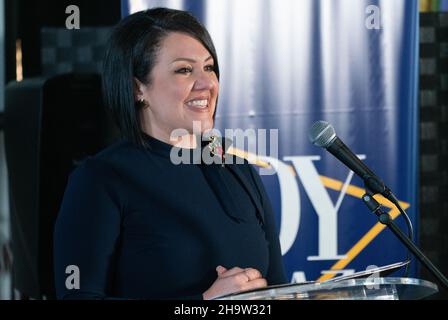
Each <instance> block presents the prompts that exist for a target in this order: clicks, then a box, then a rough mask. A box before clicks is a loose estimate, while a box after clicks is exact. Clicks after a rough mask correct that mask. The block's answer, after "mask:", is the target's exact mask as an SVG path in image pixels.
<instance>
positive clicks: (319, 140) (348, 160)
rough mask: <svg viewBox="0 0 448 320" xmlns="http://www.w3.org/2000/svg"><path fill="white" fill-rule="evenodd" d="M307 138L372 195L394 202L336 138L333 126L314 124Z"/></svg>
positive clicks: (378, 182) (376, 179)
mask: <svg viewBox="0 0 448 320" xmlns="http://www.w3.org/2000/svg"><path fill="white" fill-rule="evenodd" d="M308 137H309V139H310V141H311V143H312V144H314V145H316V146H318V147H322V148H325V149H327V151H329V152H330V153H331V154H332V155H334V156H335V157H336V158H337V159H339V160H340V161H341V162H342V163H343V164H345V165H346V166H347V167H348V168H349V169H351V170H353V172H354V173H356V174H357V175H358V176H359V177H360V178H361V179H363V180H364V184H365V186H366V188H367V189H368V190H369V191H370V192H373V193H374V194H377V193H379V194H381V195H383V196H384V197H386V198H387V199H389V200H390V201H392V202H394V201H393V200H392V199H393V195H392V193H391V191H390V189H389V188H388V187H387V186H385V185H384V182H383V181H381V179H380V178H378V177H377V176H376V175H375V174H374V173H373V172H372V170H370V169H369V168H368V167H367V166H366V165H365V164H364V162H362V161H361V160H360V159H359V158H358V157H357V156H356V155H355V154H354V153H353V152H352V151H351V150H350V149H349V148H348V147H347V146H346V145H345V144H344V142H342V140H341V139H339V138H338V136H337V135H336V132H335V130H334V128H333V126H332V125H331V124H330V123H328V122H326V121H322V120H321V121H317V122H315V123H314V124H313V125H312V127H311V129H310V131H309V133H308Z"/></svg>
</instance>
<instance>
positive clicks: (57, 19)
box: [5, 0, 121, 83]
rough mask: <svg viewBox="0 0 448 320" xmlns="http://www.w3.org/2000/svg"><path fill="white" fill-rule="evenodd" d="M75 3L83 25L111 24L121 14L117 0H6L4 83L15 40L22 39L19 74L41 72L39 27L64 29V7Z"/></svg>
mask: <svg viewBox="0 0 448 320" xmlns="http://www.w3.org/2000/svg"><path fill="white" fill-rule="evenodd" d="M69 5H77V6H78V7H79V10H80V24H81V29H82V28H83V27H101V26H113V25H114V24H116V23H117V22H118V21H119V20H120V17H121V2H120V0H72V1H68V0H60V1H57V0H6V1H5V18H6V30H5V31H6V34H5V50H6V79H5V81H6V83H8V82H9V81H11V80H14V79H15V77H16V69H15V65H16V64H15V61H16V59H15V55H16V40H17V39H21V40H22V51H23V76H24V78H28V77H35V76H39V75H40V74H41V36H40V35H41V29H42V28H43V27H58V28H65V21H66V19H67V17H68V16H69V15H68V14H66V13H65V9H66V8H67V6H69Z"/></svg>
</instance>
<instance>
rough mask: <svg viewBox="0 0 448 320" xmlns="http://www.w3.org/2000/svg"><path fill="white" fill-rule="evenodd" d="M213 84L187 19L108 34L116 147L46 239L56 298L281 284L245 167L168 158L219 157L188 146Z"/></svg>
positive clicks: (84, 178) (149, 16)
mask: <svg viewBox="0 0 448 320" xmlns="http://www.w3.org/2000/svg"><path fill="white" fill-rule="evenodd" d="M218 79H219V68H218V60H217V56H216V52H215V49H214V46H213V43H212V40H211V38H210V36H209V34H208V32H207V30H206V29H205V28H204V27H203V26H202V25H201V24H200V23H199V22H198V21H197V20H196V19H195V18H194V17H193V16H191V15H190V14H189V13H187V12H184V11H177V10H170V9H164V8H157V9H151V10H147V11H142V12H138V13H135V14H133V15H131V16H129V17H127V18H125V19H123V20H122V21H121V22H120V23H119V24H118V25H117V27H116V28H115V30H114V31H113V33H112V35H111V39H110V42H109V48H108V50H107V54H106V56H105V60H104V74H103V91H104V92H103V93H104V98H105V102H106V104H107V106H108V107H109V108H110V109H111V111H112V114H113V116H114V118H115V121H116V123H117V124H118V126H119V128H120V130H121V133H122V136H123V139H122V140H121V141H119V142H117V143H115V144H114V145H112V146H110V147H108V148H107V149H106V150H104V151H102V152H100V153H99V154H97V155H96V156H94V157H92V158H89V159H87V160H86V161H84V163H82V164H81V165H80V166H79V167H78V168H77V169H76V170H75V171H74V172H73V173H72V174H71V175H70V179H69V182H68V185H67V188H66V191H65V194H64V199H63V202H62V205H61V208H60V212H59V215H58V219H57V222H56V225H55V233H54V261H55V266H54V267H55V283H56V292H57V296H58V298H60V299H108V298H114V299H116V298H122V299H179V298H181V299H212V298H215V297H217V296H220V295H225V294H229V293H233V292H238V291H242V290H250V289H255V288H260V287H264V286H266V285H268V284H280V283H283V282H285V281H286V279H285V276H284V270H283V265H282V257H281V253H280V245H279V239H278V235H277V231H276V226H275V223H274V216H273V212H272V208H271V205H270V203H269V200H268V197H267V195H266V192H265V190H264V187H263V184H262V182H261V180H260V177H259V176H258V174H257V173H256V171H255V170H254V169H253V168H252V166H251V165H249V164H248V163H247V161H241V160H242V159H238V160H236V159H235V160H233V161H231V163H233V164H229V165H226V166H221V165H216V164H214V163H212V164H206V163H204V162H199V163H195V164H190V165H189V164H180V165H175V164H174V163H173V161H172V159H171V158H170V155H171V152H172V150H173V147H174V146H176V147H177V148H178V149H179V152H180V153H187V154H188V153H195V152H196V151H200V152H201V153H202V151H203V150H205V151H207V150H208V149H207V147H210V145H211V144H213V146H214V149H219V150H221V149H220V148H221V146H222V147H223V150H222V152H225V150H226V147H228V146H226V145H225V143H224V142H223V141H221V142H219V143H218V142H217V140H216V137H213V139H212V142H211V143H210V144H209V145H203V144H202V143H200V141H201V140H202V139H198V137H196V136H195V135H196V134H199V135H203V134H205V132H206V131H207V130H209V129H212V128H213V125H214V115H215V113H216V104H217V99H218V93H219V82H218ZM195 122H199V123H200V128H201V130H200V132H199V133H197V132H195V130H194V126H195ZM178 129H182V130H183V132H185V135H184V136H183V137H180V138H182V139H181V141H179V140H178V139H176V140H171V137H172V133H173V131H176V130H178ZM212 149H213V148H212ZM212 153H213V152H212ZM226 163H227V162H226ZM238 163H242V164H238ZM68 267H69V268H72V269H73V268H75V269H76V270H77V274H76V275H74V274H73V275H72V274H66V270H67V268H68ZM72 281H75V282H76V285H74V283H71V282H72Z"/></svg>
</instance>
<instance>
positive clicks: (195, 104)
mask: <svg viewBox="0 0 448 320" xmlns="http://www.w3.org/2000/svg"><path fill="white" fill-rule="evenodd" d="M207 105H208V100H193V101H190V102H187V106H189V107H195V108H206V107H207Z"/></svg>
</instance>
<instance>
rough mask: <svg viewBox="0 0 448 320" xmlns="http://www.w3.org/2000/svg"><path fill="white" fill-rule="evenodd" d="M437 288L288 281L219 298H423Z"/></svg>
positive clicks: (387, 282)
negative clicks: (295, 282)
mask: <svg viewBox="0 0 448 320" xmlns="http://www.w3.org/2000/svg"><path fill="white" fill-rule="evenodd" d="M437 292H438V287H437V285H436V284H434V283H432V282H429V281H426V280H420V279H413V278H381V277H378V278H361V279H359V278H358V279H348V280H342V281H327V282H311V283H297V284H284V285H277V286H270V287H266V288H261V289H256V290H251V291H245V292H239V293H234V294H230V295H226V296H222V297H219V298H217V299H216V300H420V299H423V298H426V297H429V296H431V295H433V294H435V293H437Z"/></svg>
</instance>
